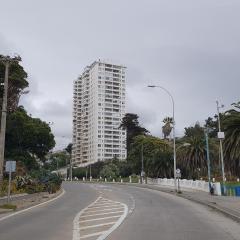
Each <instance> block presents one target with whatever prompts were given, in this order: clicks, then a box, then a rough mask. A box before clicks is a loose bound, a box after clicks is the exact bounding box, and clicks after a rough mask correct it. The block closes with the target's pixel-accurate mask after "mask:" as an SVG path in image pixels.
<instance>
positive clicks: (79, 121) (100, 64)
mask: <svg viewBox="0 0 240 240" xmlns="http://www.w3.org/2000/svg"><path fill="white" fill-rule="evenodd" d="M125 71H126V68H125V67H124V66H121V65H115V64H112V63H109V62H105V61H100V60H99V61H95V62H93V63H92V64H91V65H90V66H87V67H86V68H85V69H84V71H83V73H82V74H81V75H80V76H79V78H78V79H77V80H76V81H74V96H73V150H72V161H73V163H74V164H76V165H78V166H87V165H89V164H92V163H94V162H97V161H104V160H107V159H113V158H117V159H119V160H123V159H125V158H126V131H125V130H122V129H120V128H119V126H120V124H121V120H122V118H123V117H124V115H125Z"/></svg>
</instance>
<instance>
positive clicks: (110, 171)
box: [100, 163, 119, 179]
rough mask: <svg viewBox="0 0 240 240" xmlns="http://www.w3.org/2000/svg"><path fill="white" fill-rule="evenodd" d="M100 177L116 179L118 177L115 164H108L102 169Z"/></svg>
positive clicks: (117, 169)
mask: <svg viewBox="0 0 240 240" xmlns="http://www.w3.org/2000/svg"><path fill="white" fill-rule="evenodd" d="M100 176H101V177H103V178H107V179H116V178H117V177H119V168H118V166H117V165H116V164H114V163H109V164H107V165H105V166H104V167H103V168H102V170H101V172H100Z"/></svg>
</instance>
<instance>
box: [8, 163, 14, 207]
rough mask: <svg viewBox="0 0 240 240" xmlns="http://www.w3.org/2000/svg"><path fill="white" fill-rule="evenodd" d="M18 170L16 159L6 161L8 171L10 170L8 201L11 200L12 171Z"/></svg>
mask: <svg viewBox="0 0 240 240" xmlns="http://www.w3.org/2000/svg"><path fill="white" fill-rule="evenodd" d="M15 171H16V161H6V172H8V196H7V203H9V202H10V195H11V180H12V172H15Z"/></svg>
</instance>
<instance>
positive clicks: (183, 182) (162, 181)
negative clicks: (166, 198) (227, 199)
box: [147, 178, 221, 196]
mask: <svg viewBox="0 0 240 240" xmlns="http://www.w3.org/2000/svg"><path fill="white" fill-rule="evenodd" d="M147 183H148V184H156V185H159V186H166V187H167V186H169V187H174V179H173V178H170V179H169V178H148V179H147ZM179 183H180V188H187V189H188V188H189V189H193V190H199V191H204V192H209V184H208V182H205V181H201V180H196V181H194V180H187V179H180V180H179ZM213 187H214V194H215V195H219V196H220V195H221V184H220V183H219V182H215V183H213Z"/></svg>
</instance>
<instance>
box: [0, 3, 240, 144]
mask: <svg viewBox="0 0 240 240" xmlns="http://www.w3.org/2000/svg"><path fill="white" fill-rule="evenodd" d="M1 6H2V8H1V9H0V20H1V21H0V29H1V33H0V50H1V51H3V49H8V51H12V52H18V53H20V54H21V55H22V57H23V60H24V62H23V64H24V66H25V67H26V69H27V71H28V72H29V73H30V76H31V78H30V84H31V85H30V93H29V94H28V96H26V97H24V98H23V100H22V103H23V104H24V105H25V106H26V108H27V109H28V110H29V112H32V113H33V115H36V116H41V117H42V118H43V119H44V120H46V121H53V122H54V123H55V124H54V126H53V128H54V132H55V133H56V136H57V141H58V147H62V145H63V141H69V140H71V121H72V120H71V117H72V114H71V109H72V103H71V98H72V89H73V86H72V82H73V80H74V79H76V78H77V76H78V75H79V74H80V73H81V71H82V70H83V68H84V67H85V66H86V65H88V64H90V63H91V62H92V61H94V60H96V59H99V58H105V59H115V60H117V61H118V62H121V63H122V64H124V65H126V66H127V68H128V70H127V71H128V75H127V99H128V101H127V111H129V112H136V113H137V114H138V115H139V116H140V122H141V123H142V125H143V126H145V127H146V128H147V129H149V130H150V131H151V133H152V134H156V135H158V136H160V135H161V126H162V119H163V118H164V117H165V116H171V114H172V111H171V101H170V98H169V96H167V95H166V94H165V93H164V92H162V91H161V90H160V89H147V88H146V86H147V85H148V84H151V83H153V84H159V85H163V86H164V87H166V88H168V89H169V90H170V91H171V93H172V95H173V96H174V99H175V103H176V127H177V134H182V132H183V129H184V127H185V126H188V125H192V124H194V123H195V122H196V121H200V122H202V121H204V119H205V118H207V117H208V116H211V115H214V114H215V112H216V106H215V99H216V98H218V99H219V100H220V101H222V102H223V103H224V104H225V105H226V106H229V105H230V104H231V103H232V102H234V101H238V100H239V88H240V81H239V78H240V70H239V69H240V68H239V62H240V57H239V56H240V47H239V42H240V25H239V24H238V23H239V22H240V15H239V11H240V2H239V1H238V0H222V1H219V0H211V1H209V0H201V1H192V0H182V1H179V0H173V1H169V0H151V1H148V0H141V1H139V0H132V1H128V0H122V1H121V4H117V5H116V2H115V1H111V0H106V1H76V0H70V1H68V3H66V1H63V0H52V1H46V0H43V1H38V2H33V1H29V0H22V1H5V2H3V3H2V5H1ZM46 6H47V7H46ZM56 6H57V7H56ZM3 9H4V11H3ZM10 12H11V16H12V17H11V18H10V19H9V17H8V16H9V13H10ZM3 52H4V51H3ZM62 136H67V138H68V140H63V139H64V138H62ZM65 139H66V138H65Z"/></svg>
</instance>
